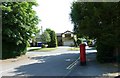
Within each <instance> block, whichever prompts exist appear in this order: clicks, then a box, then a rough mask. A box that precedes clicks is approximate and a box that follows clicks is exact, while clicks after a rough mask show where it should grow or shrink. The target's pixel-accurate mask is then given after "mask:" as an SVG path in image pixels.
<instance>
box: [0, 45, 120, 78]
mask: <svg viewBox="0 0 120 78" xmlns="http://www.w3.org/2000/svg"><path fill="white" fill-rule="evenodd" d="M68 48H71V47H67V46H66V47H65V46H64V47H58V48H57V49H56V50H54V51H50V52H34V51H30V52H27V54H26V55H24V56H21V57H19V58H16V59H7V60H3V61H2V62H1V63H0V64H2V69H0V71H1V73H2V76H62V78H67V77H73V76H76V77H78V78H79V77H88V78H90V77H94V78H95V77H96V78H97V77H99V76H100V77H101V78H103V77H107V78H114V77H116V76H118V75H120V72H119V71H118V65H117V64H100V63H98V62H97V60H96V53H97V51H96V50H93V49H92V48H90V47H86V55H87V56H86V58H87V65H86V66H81V65H80V59H79V51H68Z"/></svg>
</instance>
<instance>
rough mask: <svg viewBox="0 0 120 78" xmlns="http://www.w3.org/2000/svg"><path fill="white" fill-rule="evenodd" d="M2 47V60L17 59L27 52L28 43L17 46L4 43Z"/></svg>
mask: <svg viewBox="0 0 120 78" xmlns="http://www.w3.org/2000/svg"><path fill="white" fill-rule="evenodd" d="M6 44H7V45H6ZM2 46H3V47H2V51H3V52H2V59H7V58H15V57H17V56H20V55H24V54H25V53H26V51H27V43H24V44H19V45H15V44H14V43H12V42H5V41H4V42H3V44H2Z"/></svg>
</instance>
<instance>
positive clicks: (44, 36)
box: [40, 31, 51, 43]
mask: <svg viewBox="0 0 120 78" xmlns="http://www.w3.org/2000/svg"><path fill="white" fill-rule="evenodd" d="M40 40H41V42H43V43H48V42H50V41H51V38H50V34H49V33H48V32H47V31H44V32H43V33H42V35H41V36H40Z"/></svg>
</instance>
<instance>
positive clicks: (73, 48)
mask: <svg viewBox="0 0 120 78" xmlns="http://www.w3.org/2000/svg"><path fill="white" fill-rule="evenodd" d="M68 50H69V51H80V48H79V47H72V48H70V49H68Z"/></svg>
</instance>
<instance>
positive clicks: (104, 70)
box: [69, 50, 120, 78]
mask: <svg viewBox="0 0 120 78" xmlns="http://www.w3.org/2000/svg"><path fill="white" fill-rule="evenodd" d="M86 63H87V64H86V66H81V65H80V60H79V63H78V64H77V65H76V66H75V67H74V69H73V71H72V72H71V73H70V74H69V76H84V77H95V76H101V77H102V76H105V77H106V76H107V77H106V78H114V77H116V76H118V75H120V72H119V71H118V64H112V63H106V64H101V63H99V62H97V60H96V52H89V50H88V52H87V54H86Z"/></svg>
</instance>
